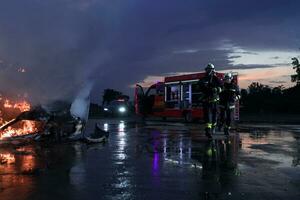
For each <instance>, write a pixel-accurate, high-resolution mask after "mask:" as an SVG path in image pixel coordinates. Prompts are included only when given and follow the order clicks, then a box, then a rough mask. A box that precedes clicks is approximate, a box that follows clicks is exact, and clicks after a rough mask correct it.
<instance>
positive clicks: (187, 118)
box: [184, 112, 193, 123]
mask: <svg viewBox="0 0 300 200" xmlns="http://www.w3.org/2000/svg"><path fill="white" fill-rule="evenodd" d="M184 120H185V122H188V123H191V122H193V116H192V113H191V112H187V113H185V114H184Z"/></svg>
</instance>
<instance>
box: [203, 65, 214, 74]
mask: <svg viewBox="0 0 300 200" xmlns="http://www.w3.org/2000/svg"><path fill="white" fill-rule="evenodd" d="M205 72H206V73H207V74H209V75H211V74H213V73H214V72H215V66H214V65H213V64H212V63H208V65H207V66H206V67H205Z"/></svg>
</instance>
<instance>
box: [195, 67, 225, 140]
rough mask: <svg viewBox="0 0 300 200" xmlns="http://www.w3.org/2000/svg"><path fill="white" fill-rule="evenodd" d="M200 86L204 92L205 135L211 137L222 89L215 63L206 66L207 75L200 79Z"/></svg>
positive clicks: (202, 98)
mask: <svg viewBox="0 0 300 200" xmlns="http://www.w3.org/2000/svg"><path fill="white" fill-rule="evenodd" d="M198 86H199V89H200V91H201V92H202V93H203V96H202V97H201V100H202V105H203V112H204V121H205V135H206V136H207V137H208V138H210V139H211V138H212V134H213V133H214V131H215V127H216V122H217V106H218V102H219V93H220V92H221V89H222V83H221V80H220V79H219V78H218V77H217V76H216V72H215V67H214V65H213V64H211V63H209V64H208V65H207V66H206V68H205V76H204V77H203V78H202V79H200V80H199V82H198Z"/></svg>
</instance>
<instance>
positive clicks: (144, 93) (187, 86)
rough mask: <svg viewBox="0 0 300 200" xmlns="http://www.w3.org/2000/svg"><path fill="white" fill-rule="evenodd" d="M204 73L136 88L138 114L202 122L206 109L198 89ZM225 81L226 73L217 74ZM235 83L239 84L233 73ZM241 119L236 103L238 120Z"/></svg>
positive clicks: (171, 77)
mask: <svg viewBox="0 0 300 200" xmlns="http://www.w3.org/2000/svg"><path fill="white" fill-rule="evenodd" d="M204 75H205V73H204V72H203V73H195V74H187V75H180V76H170V77H165V80H164V82H158V83H156V84H153V85H151V86H150V87H149V88H148V89H147V90H144V89H143V87H142V86H141V85H138V84H137V85H136V88H135V111H136V114H138V115H142V116H144V117H146V116H155V117H161V118H163V119H166V118H183V119H184V120H185V121H186V122H192V121H194V120H201V119H202V118H203V108H202V104H201V101H200V99H201V97H202V93H201V91H200V90H199V88H198V84H197V83H198V81H199V79H201V78H203V77H204ZM216 75H217V76H218V77H219V78H221V79H222V78H223V76H224V73H217V74H216ZM234 81H236V83H237V82H238V77H237V74H236V73H234ZM238 118H239V106H238V102H237V106H236V110H235V119H236V120H238Z"/></svg>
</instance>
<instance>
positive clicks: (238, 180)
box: [0, 120, 300, 199]
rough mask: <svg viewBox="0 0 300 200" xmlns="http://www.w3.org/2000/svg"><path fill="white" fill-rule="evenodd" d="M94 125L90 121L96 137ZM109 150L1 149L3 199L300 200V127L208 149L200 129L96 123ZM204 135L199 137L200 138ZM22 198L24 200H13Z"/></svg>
mask: <svg viewBox="0 0 300 200" xmlns="http://www.w3.org/2000/svg"><path fill="white" fill-rule="evenodd" d="M95 122H96V120H93V121H90V123H89V125H90V127H88V130H92V127H94V123H95ZM97 122H98V123H99V124H100V125H101V126H102V127H103V129H104V130H108V131H110V138H109V140H108V142H107V143H105V144H95V145H87V144H84V143H81V142H75V143H65V144H35V145H29V146H24V147H10V148H7V147H6V148H1V147H0V154H8V155H12V156H14V158H15V161H14V162H13V163H3V164H0V199H57V198H59V199H254V198H255V199H280V198H281V199H297V197H299V195H300V193H299V188H300V172H299V164H300V140H299V138H300V126H279V125H276V126H275V125H255V126H254V125H253V124H248V125H247V124H245V125H241V126H240V127H239V129H238V132H236V133H232V134H231V136H230V137H229V138H226V137H224V136H222V135H219V136H216V137H215V138H214V140H213V141H208V140H207V139H206V138H205V136H204V135H203V133H202V132H201V128H200V126H199V125H196V124H194V125H191V124H189V125H185V124H182V123H171V122H170V123H166V122H146V123H143V124H142V123H134V122H128V121H121V120H109V121H105V120H98V121H97ZM199 129H200V130H199ZM15 194H18V195H15Z"/></svg>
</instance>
